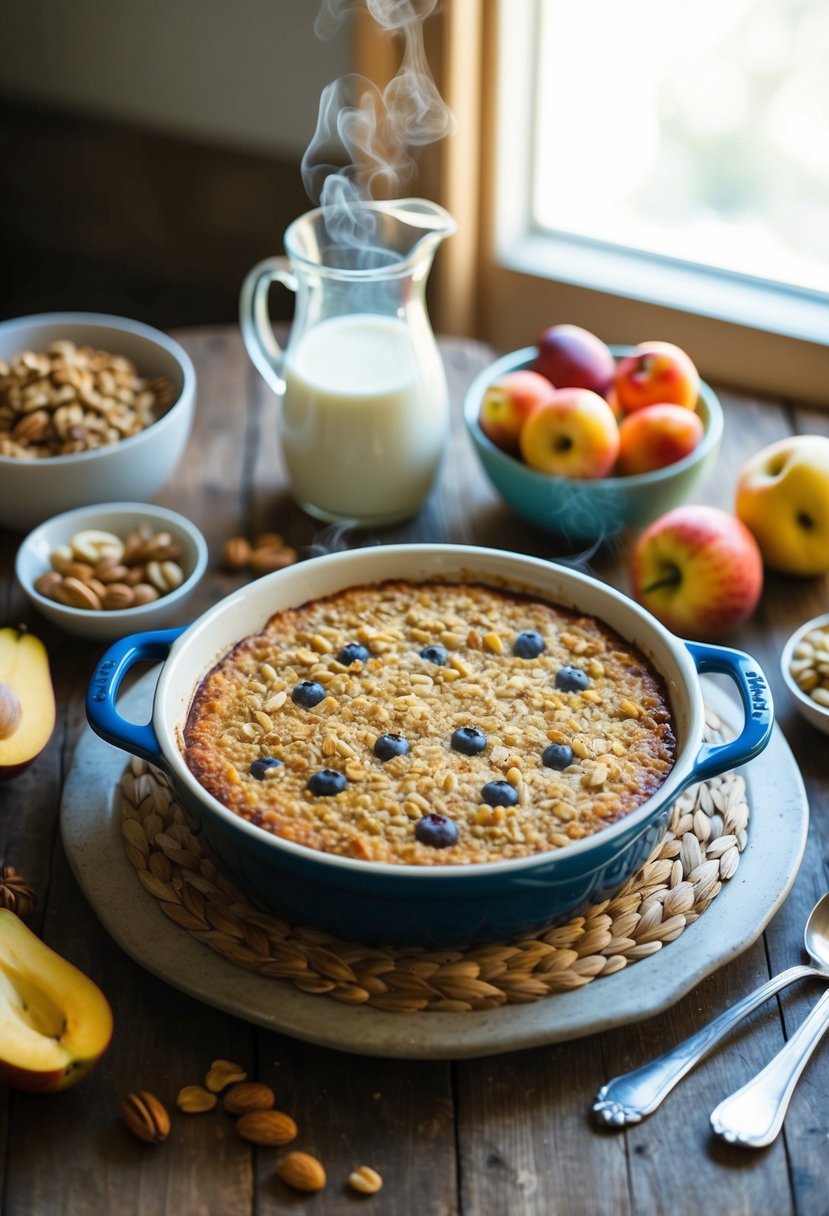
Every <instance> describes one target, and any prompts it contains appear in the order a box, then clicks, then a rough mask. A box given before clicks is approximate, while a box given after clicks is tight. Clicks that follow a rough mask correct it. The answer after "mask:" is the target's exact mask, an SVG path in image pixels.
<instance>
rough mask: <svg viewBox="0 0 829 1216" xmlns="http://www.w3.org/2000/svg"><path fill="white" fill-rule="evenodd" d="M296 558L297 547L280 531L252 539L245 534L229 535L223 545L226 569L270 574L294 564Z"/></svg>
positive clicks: (223, 558)
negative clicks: (289, 542)
mask: <svg viewBox="0 0 829 1216" xmlns="http://www.w3.org/2000/svg"><path fill="white" fill-rule="evenodd" d="M296 559H297V552H296V549H292V548H291V546H290V545H287V544H286V543H285V540H284V538H283V537H282V536H280V534H279V533H278V532H262V533H260V534H259V535H258V536H255V537H254V539H253V540H252V541H249V540H248V539H247V538H246V537H244V536H229V537H228V538H227V540H226V541H225V542H224V544H223V545H222V558H221V562H222V566H223V567H224V569H225V570H233V571H239V570H250V571H251V573H252V574H255V575H260V574H270V573H271V571H273V570H282V569H283V568H284V567H285V566H291V565H293V563H294V562H295V561H296Z"/></svg>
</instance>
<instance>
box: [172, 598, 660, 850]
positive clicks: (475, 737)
mask: <svg viewBox="0 0 829 1216" xmlns="http://www.w3.org/2000/svg"><path fill="white" fill-rule="evenodd" d="M184 748H185V759H186V763H187V765H188V767H189V768H190V770H191V772H192V773H193V774H194V776H195V777H196V778H197V780H198V781H199V782H200V783H201V784H202V785H203V786H204V788H205V789H206V790H208V791H209V792H210V793H211V794H212V795H213V796H214V797H216V798H217V799H219V801H220V802H222V803H224V805H225V806H227V807H228V808H229V809H230V810H232V811H234V812H235V813H236V814H238V815H240V816H241V817H242V818H244V819H246V820H248V821H250V822H251V823H252V824H255V825H257V826H258V827H260V828H262V829H264V830H265V831H268V832H271V833H273V834H274V835H276V836H279V837H281V838H282V839H284V840H290V841H294V842H296V843H298V844H301V845H306V846H308V847H309V848H312V849H319V850H322V851H324V852H327V853H334V854H340V855H342V856H346V857H354V858H360V859H364V860H368V861H379V862H387V863H396V864H415V865H445V864H454V865H458V864H469V863H480V862H492V861H499V860H505V859H507V858H514V857H523V856H527V855H529V854H534V853H540V852H544V851H547V850H551V849H556V848H560V847H562V846H565V845H569V844H571V843H572V842H573V841H574V840H580V839H581V838H583V837H585V836H589V835H591V834H592V833H594V832H597V831H600V830H601V829H602V828H604V827H606V826H607V825H608V824H611V823H614V822H616V821H617V820H619V819H620V818H622V817H623V816H625V815H627V814H629V813H630V812H631V811H633V810H634V809H635V808H636V807H638V806H640V805H641V804H642V803H643V802H645V801H646V800H647V799H648V798H649V797H650V796H651V795H652V794H653V793H654V792H655V791H656V790H657V789H659V787H660V786H661V785H662V783H663V781H664V780H665V778H666V776H667V775H668V773H669V772H670V770H671V768H672V766H673V763H674V759H675V754H676V740H675V737H674V732H673V728H672V718H671V711H670V705H669V703H668V699H667V695H666V692H665V689H664V687H663V685H662V682H661V680H660V678H659V676H658V675H657V673H656V671H655V670H654V668H653V667H652V666H651V665H650V664H649V662H648V661H647V660H646V659H645V657H644V656H643V655H642V654H641V653H639V652H638V651H637V650H636V649H635V648H634V647H632V646H631V645H630V644H628V643H627V642H625V641H623V639H622V638H620V637H619V636H618V635H617V634H616V633H614V632H613V631H612V630H611V629H610V628H608V627H607V626H606V625H604V624H603V623H602V622H601V621H598V620H596V619H595V618H593V617H590V616H583V615H579V614H578V613H575V612H571V611H569V610H567V609H564V608H561V607H558V606H556V605H555V604H551V603H547V602H545V601H544V600H541V599H536V598H532V597H528V596H523V595H520V594H517V593H513V592H510V591H503V590H497V589H495V588H493V587H489V586H484V585H481V584H477V583H472V582H468V583H441V582H426V583H413V582H406V581H402V580H400V581H389V582H385V583H381V584H377V585H371V586H361V587H352V588H349V589H347V590H345V591H341V592H338V593H337V594H335V595H331V596H327V597H324V598H320V599H317V600H313V601H311V602H309V603H306V604H303V605H301V606H300V607H298V608H291V609H287V610H285V611H281V612H278V613H276V614H275V615H274V616H273V617H271V619H270V620H269V621H268V623H267V625H266V626H265V628H264V629H263V630H262V632H261V633H258V634H256V635H254V636H251V637H247V638H245V639H244V640H243V641H241V642H239V643H238V644H237V645H236V646H234V648H233V649H232V650H231V651H230V652H229V653H228V654H227V655H226V656H225V657H224V658H223V659H222V660H221V661H220V662H219V663H217V665H216V666H215V667H214V668H213V669H212V671H210V672H209V673H208V675H207V676H206V677H205V679H204V680H203V681H202V683H201V685H200V686H199V688H198V690H197V693H196V695H195V697H194V700H193V703H192V705H191V707H190V712H189V715H188V719H187V724H186V728H185V734H184Z"/></svg>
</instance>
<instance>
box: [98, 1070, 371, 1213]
mask: <svg viewBox="0 0 829 1216" xmlns="http://www.w3.org/2000/svg"><path fill="white" fill-rule="evenodd" d="M220 1102H221V1108H222V1110H224V1111H225V1112H226V1113H227V1114H229V1115H231V1116H233V1118H234V1119H235V1124H234V1126H235V1129H236V1133H237V1135H239V1136H240V1137H241V1138H242V1139H243V1140H245V1141H247V1143H248V1144H255V1145H257V1146H259V1147H262V1148H281V1147H282V1146H283V1145H286V1144H290V1143H291V1142H292V1141H293V1140H295V1139H296V1137H297V1135H298V1128H297V1125H296V1123H295V1121H294V1120H293V1119H292V1118H291V1116H290V1115H288V1114H285V1112H284V1111H281V1110H276V1109H275V1106H276V1097H275V1095H274V1092H273V1090H272V1089H271V1087H270V1086H269V1085H265V1084H263V1083H262V1082H261V1081H249V1080H248V1079H247V1074H246V1073H245V1071H244V1069H243V1068H242V1067H241V1066H240V1065H238V1064H234V1063H233V1062H232V1061H230V1060H214V1061H213V1063H212V1064H211V1066H210V1068H209V1069H208V1071H207V1074H206V1076H205V1078H204V1084H203V1085H185V1086H183V1087H182V1088H181V1089H180V1090H179V1092H178V1097H177V1098H176V1106H177V1107H178V1109H179V1110H180V1111H181V1112H182V1113H183V1114H187V1115H200V1114H204V1113H205V1112H206V1111H209V1110H215V1109H216V1108H217V1107H218V1106H219V1104H220ZM121 1117H122V1118H123V1120H124V1122H125V1123H126V1125H127V1127H128V1128H129V1129H130V1131H131V1132H132V1134H133V1135H134V1136H135V1137H136V1138H137V1139H138V1140H142V1141H143V1142H144V1143H145V1144H160V1143H162V1141H164V1140H166V1139H167V1137H168V1135H169V1134H170V1118H169V1115H168V1114H167V1111H166V1110H165V1108H164V1106H162V1104H161V1102H159V1100H158V1098H156V1097H155V1096H154V1095H153V1094H151V1093H148V1092H147V1090H140V1091H137V1092H135V1093H129V1094H127V1095H126V1097H125V1098H124V1099H123V1101H122V1102H121ZM276 1173H277V1176H278V1177H279V1178H281V1180H282V1181H283V1182H284V1183H286V1184H287V1185H288V1186H290V1187H292V1188H293V1189H294V1190H295V1191H304V1192H306V1193H309V1194H310V1193H312V1192H314V1191H321V1190H322V1189H323V1187H324V1186H325V1185H326V1182H327V1181H328V1179H327V1177H326V1173H325V1168H324V1167H323V1165H322V1163H321V1162H320V1161H318V1160H317V1158H316V1157H312V1156H311V1154H310V1153H304V1152H299V1151H295V1150H294V1151H291V1152H289V1153H286V1154H285V1156H283V1157H282V1158H280V1160H279V1162H278V1164H277V1167H276ZM347 1183H348V1185H349V1187H351V1189H352V1190H353V1191H356V1192H357V1193H358V1194H361V1195H373V1194H375V1193H376V1192H377V1191H379V1190H380V1188H381V1186H382V1185H383V1179H382V1178H381V1176H380V1175H379V1174H378V1173H377V1171H376V1170H374V1169H372V1168H371V1166H368V1165H361V1166H358V1168H357V1169H355V1170H353V1171H352V1172H351V1173H350V1174H349V1176H348V1179H347Z"/></svg>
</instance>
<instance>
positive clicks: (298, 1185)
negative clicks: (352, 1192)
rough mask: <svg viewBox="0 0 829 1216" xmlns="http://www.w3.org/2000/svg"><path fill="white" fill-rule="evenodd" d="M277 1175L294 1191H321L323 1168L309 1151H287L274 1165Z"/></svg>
mask: <svg viewBox="0 0 829 1216" xmlns="http://www.w3.org/2000/svg"><path fill="white" fill-rule="evenodd" d="M276 1172H277V1175H278V1176H279V1177H280V1178H281V1179H282V1181H283V1182H285V1183H287V1185H288V1186H291V1187H293V1188H294V1190H296V1191H321V1190H322V1188H323V1187H324V1186H325V1182H326V1178H325V1170H324V1169H323V1168H322V1165H321V1163H320V1162H319V1161H317V1159H316V1157H312V1156H311V1154H310V1153H288V1154H287V1155H286V1156H285V1157H283V1158H282V1160H281V1161H280V1162H279V1165H278V1166H277V1167H276Z"/></svg>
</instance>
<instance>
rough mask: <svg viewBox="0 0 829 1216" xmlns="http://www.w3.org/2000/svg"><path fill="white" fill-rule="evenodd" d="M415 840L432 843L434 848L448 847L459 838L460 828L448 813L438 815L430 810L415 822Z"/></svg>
mask: <svg viewBox="0 0 829 1216" xmlns="http://www.w3.org/2000/svg"><path fill="white" fill-rule="evenodd" d="M414 834H415V840H419V841H420V843H421V844H428V845H431V847H432V848H433V849H448V848H449V846H450V845H452V844H455V843H456V842H457V839H458V829H457V826H456V825H455V823H454V822H453V821H452V820H451V819H449V818H447V816H446V815H438V814H437V812H436V811H430V813H429V814H428V815H424V816H423V818H422V819H418V821H417V823H416V824H415V831H414Z"/></svg>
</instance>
